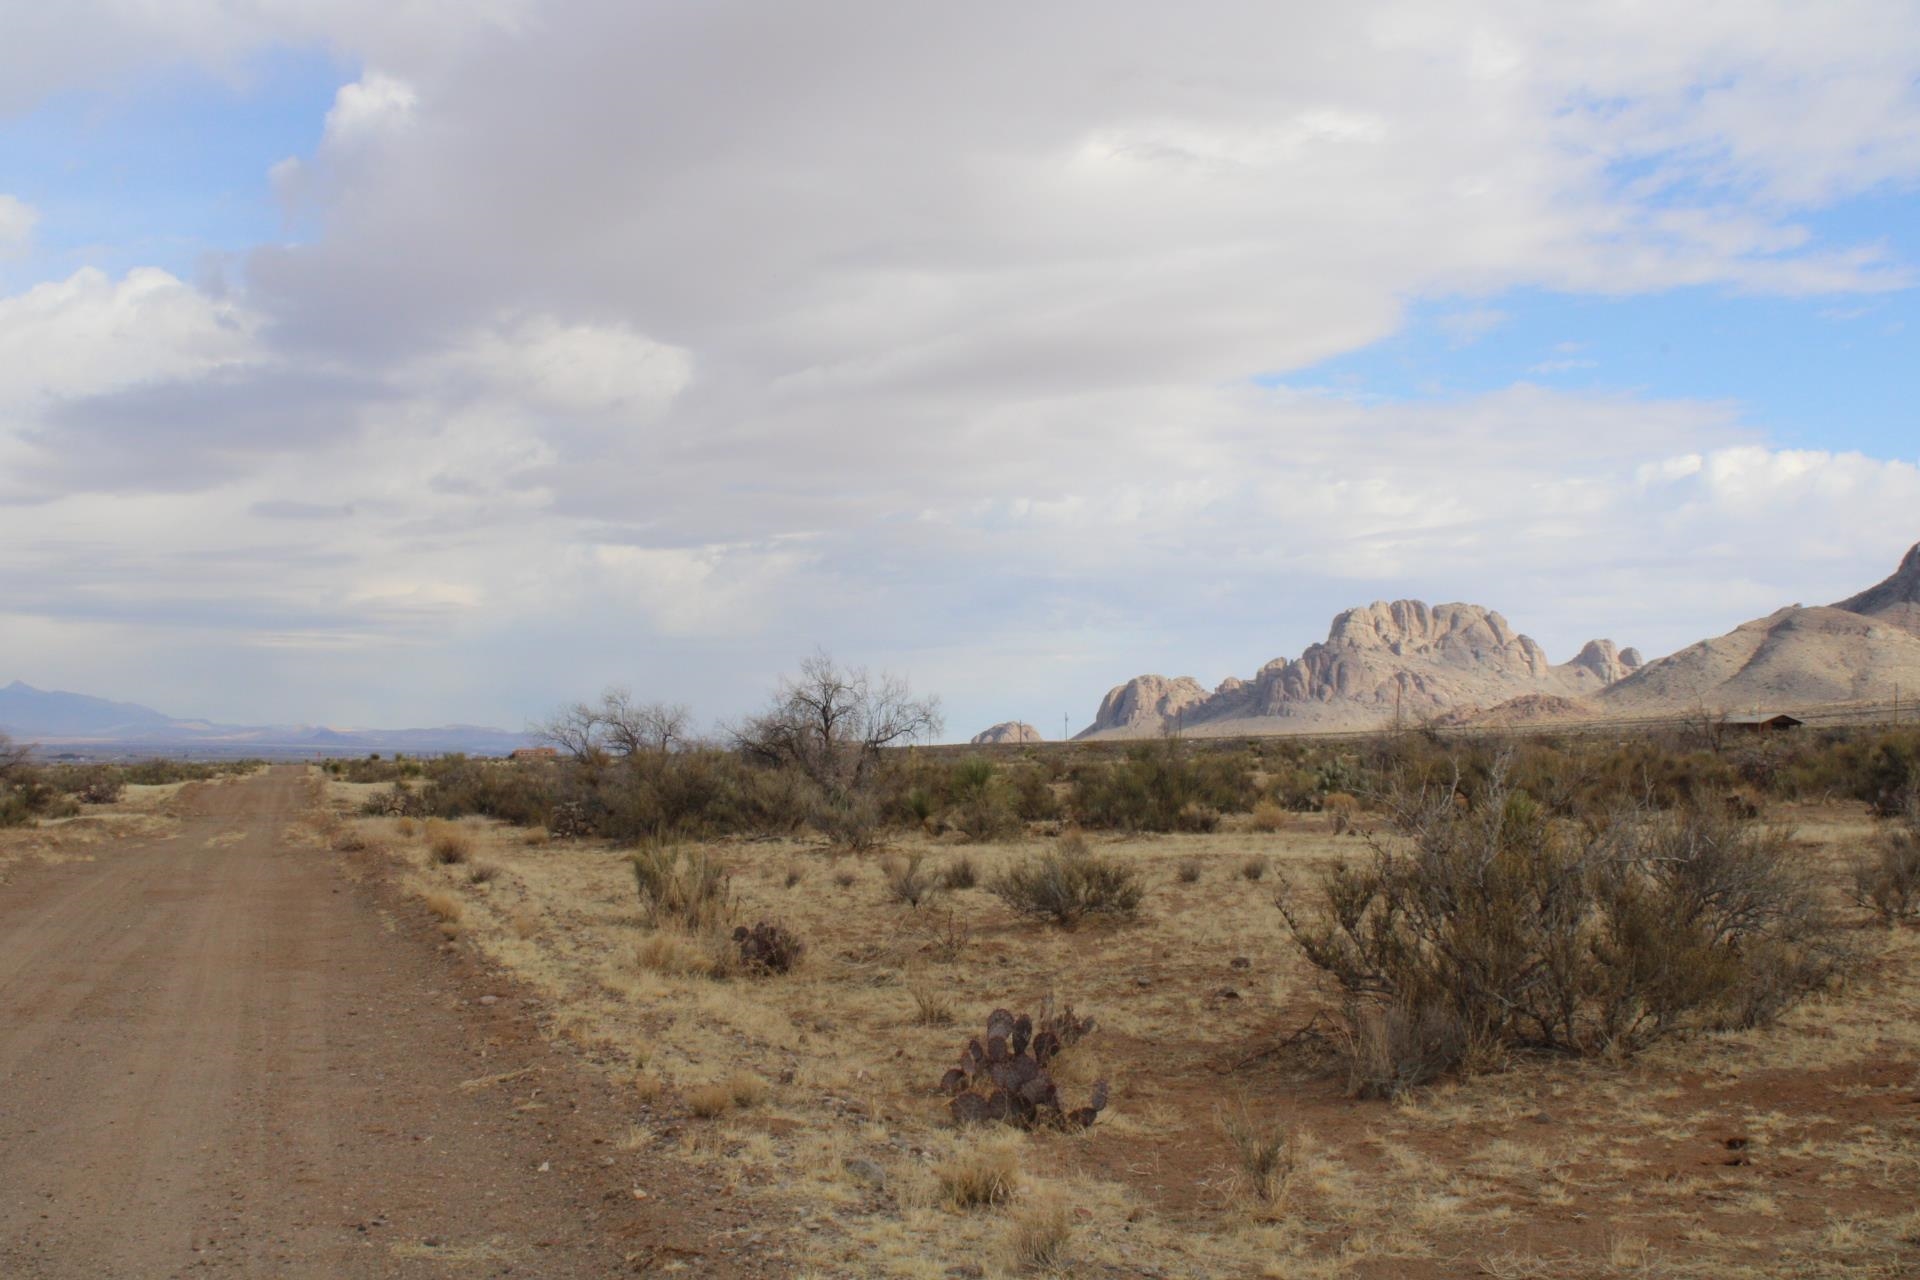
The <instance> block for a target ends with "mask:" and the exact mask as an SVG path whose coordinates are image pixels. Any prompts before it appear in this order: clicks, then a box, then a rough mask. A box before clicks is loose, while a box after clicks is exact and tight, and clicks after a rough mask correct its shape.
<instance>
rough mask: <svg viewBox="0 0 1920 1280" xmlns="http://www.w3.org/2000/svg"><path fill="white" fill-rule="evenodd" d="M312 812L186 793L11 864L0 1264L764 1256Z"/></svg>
mask: <svg viewBox="0 0 1920 1280" xmlns="http://www.w3.org/2000/svg"><path fill="white" fill-rule="evenodd" d="M309 800H310V792H309V784H308V782H307V781H306V778H305V771H304V769H302V768H297V767H296V768H276V769H274V770H272V771H270V772H267V773H263V774H260V775H257V776H255V777H252V778H247V779H243V780H237V781H232V782H227V783H221V784H197V785H195V786H192V787H189V788H187V789H186V790H185V791H184V792H183V793H182V794H181V795H180V796H178V797H175V798H173V800H172V802H171V813H170V814H169V819H170V820H169V821H168V822H166V823H164V824H159V823H155V824H148V825H147V826H144V827H142V828H139V829H138V831H137V833H135V834H129V835H124V836H120V837H117V838H112V839H105V840H100V841H97V842H95V843H92V844H90V845H89V846H87V847H86V849H85V851H84V852H85V855H86V856H67V857H42V858H28V859H24V860H21V861H18V862H16V863H15V864H14V865H12V866H10V867H9V868H8V869H7V872H6V875H5V877H4V878H3V879H0V1276H5V1277H8V1278H9V1280H28V1278H37V1277H67V1276H72V1277H88V1278H89V1280H97V1278H99V1277H108V1276H123V1277H130V1276H141V1277H149V1276H183V1275H189V1274H193V1275H198V1274H202V1273H208V1272H211V1273H214V1274H239V1275H271V1276H328V1277H363V1276H450V1275H460V1276H494V1275H513V1276H566V1277H578V1276H603V1275H612V1274H635V1273H644V1272H647V1271H649V1270H654V1269H656V1268H671V1269H673V1270H676V1271H677V1272H679V1273H680V1274H688V1275H751V1274H762V1273H763V1272H762V1268H771V1270H769V1271H766V1272H764V1273H766V1274H782V1272H781V1271H780V1269H779V1264H778V1262H777V1259H772V1258H766V1257H761V1258H754V1259H748V1260H745V1261H743V1260H742V1259H741V1258H740V1256H739V1255H737V1254H736V1253H734V1252H733V1250H734V1249H735V1248H736V1247H739V1248H750V1247H751V1245H750V1243H749V1232H750V1231H751V1230H754V1229H759V1228H762V1227H764V1226H765V1225H766V1220H765V1219H764V1218H761V1219H759V1220H757V1221H752V1220H748V1219H747V1218H746V1215H745V1213H744V1209H743V1207H735V1206H733V1205H732V1204H730V1203H729V1202H727V1201H726V1199H725V1197H724V1194H723V1193H722V1192H721V1191H718V1190H715V1189H713V1188H710V1187H708V1186H706V1185H704V1184H702V1183H701V1182H700V1181H699V1179H698V1176H697V1175H696V1174H692V1173H689V1172H687V1171H685V1170H682V1169H680V1168H678V1167H676V1166H674V1165H672V1164H671V1163H669V1162H665V1161H662V1160H660V1159H658V1158H657V1157H651V1156H649V1155H648V1154H647V1153H644V1152H637V1151H633V1150H629V1149H625V1148H623V1147H622V1145H621V1144H620V1143H619V1142H618V1137H619V1135H620V1133H621V1132H622V1131H623V1130H624V1129H625V1127H626V1119H625V1117H624V1116H622V1115H621V1114H619V1113H618V1111H617V1109H616V1108H614V1107H613V1106H612V1105H611V1103H610V1100H609V1099H608V1098H607V1097H606V1095H605V1091H604V1089H603V1088H601V1087H600V1086H599V1085H598V1084H597V1082H595V1081H590V1080H589V1079H588V1078H586V1077H585V1076H583V1075H582V1074H581V1073H579V1072H578V1071H576V1070H575V1069H574V1067H573V1065H572V1064H571V1063H570V1062H569V1061H568V1060H567V1059H566V1058H565V1057H564V1055H562V1054H560V1053H558V1052H557V1051H556V1050H555V1049H553V1048H551V1047H549V1045H548V1044H547V1043H546V1041H545V1040H544V1039H543V1038H542V1036H541V1035H540V1034H539V1030H538V1025H537V1023H538V1021H539V1019H540V1017H541V1016H542V1014H541V1010H540V1009H539V1007H538V1006H537V1004H535V1003H534V1002H533V1001H532V1000H531V999H530V998H529V997H528V996H527V995H526V993H525V992H523V991H521V990H519V989H516V988H513V987H511V986H510V985H507V984H506V983H504V982H503V981H502V980H501V979H499V978H497V977H489V976H488V975H487V974H486V973H485V972H484V971H482V970H481V969H480V968H478V967H477V966H476V965H475V964H474V963H473V962H472V961H471V960H470V959H469V958H467V953H466V952H465V951H464V950H461V949H457V948H452V947H444V948H442V947H437V946H436V944H437V941H438V939H437V935H435V934H434V933H433V931H432V923H431V921H430V920H429V919H428V918H427V917H426V916H424V914H422V913H421V912H420V910H419V908H418V907H417V906H414V905H410V904H406V903H403V902H400V901H399V900H397V899H389V898H386V897H383V896H382V895H383V892H384V891H383V890H382V888H381V883H382V878H381V877H379V876H373V875H366V874H359V875H356V874H354V872H355V867H354V863H353V859H351V858H347V859H343V858H342V857H341V856H340V855H337V854H334V853H332V852H331V851H328V850H326V849H325V848H324V846H323V845H322V844H321V842H320V841H319V840H318V839H317V838H316V837H315V836H314V834H313V832H312V831H311V830H310V829H309V828H307V827H304V826H302V825H301V819H302V814H303V811H304V810H305V808H306V806H307V805H308V803H309ZM368 869H370V868H369V867H364V866H363V867H361V868H360V870H361V871H362V872H364V871H366V870H368ZM636 1189H638V1190H639V1191H642V1192H644V1193H645V1194H644V1198H641V1197H638V1196H636V1194H635V1191H636ZM736 1242H737V1244H736Z"/></svg>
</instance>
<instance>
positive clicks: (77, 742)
mask: <svg viewBox="0 0 1920 1280" xmlns="http://www.w3.org/2000/svg"><path fill="white" fill-rule="evenodd" d="M0 731H5V732H6V733H7V734H9V735H11V736H12V737H13V738H14V739H15V740H16V741H18V742H29V743H39V744H41V745H42V746H44V747H47V748H57V749H60V750H65V751H73V752H78V753H82V754H114V755H136V754H140V753H143V752H145V753H154V752H168V753H173V752H187V753H189V754H197V755H223V756H236V755H240V756H246V755H256V756H302V757H314V756H326V755H353V754H358V753H361V752H366V751H406V752H415V753H421V754H436V753H441V752H448V751H464V752H468V753H471V754H474V755H504V754H505V753H506V752H508V751H511V750H513V749H514V748H515V747H523V746H526V745H527V744H528V741H529V740H528V738H527V736H526V735H525V734H522V733H512V732H509V731H507V730H505V729H490V728H487V727H485V726H483V725H459V724H455V725H442V726H440V727H438V728H432V729H334V728H328V727H326V726H314V725H234V724H216V723H214V722H212V721H210V720H185V719H180V718H178V717H175V716H169V715H167V714H165V713H164V712H160V711H155V710H154V709H153V708H152V707H143V706H141V705H140V704H138V703H134V702H109V701H108V700H106V699H105V698H95V697H91V696H89V695H87V694H84V693H65V692H61V691H58V690H48V689H36V688H34V687H33V686H32V685H30V684H26V683H24V682H22V681H19V680H15V681H14V682H13V683H12V684H10V685H6V686H4V687H0Z"/></svg>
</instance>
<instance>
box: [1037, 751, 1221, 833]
mask: <svg viewBox="0 0 1920 1280" xmlns="http://www.w3.org/2000/svg"><path fill="white" fill-rule="evenodd" d="M1256 797H1257V792H1256V790H1255V788H1254V785H1253V769H1252V762H1251V760H1250V758H1249V757H1248V756H1247V755H1246V754H1245V753H1244V752H1227V751H1210V750H1206V751H1196V750H1193V749H1191V748H1189V747H1187V746H1186V745H1185V744H1183V743H1181V742H1178V741H1173V740H1169V741H1166V742H1160V743H1153V744H1149V745H1143V746H1138V747H1134V748H1133V749H1131V750H1130V751H1128V752H1127V754H1126V756H1125V758H1124V759H1122V760H1119V761H1116V762H1114V763H1112V764H1110V765H1107V766H1105V767H1099V768H1090V769H1083V770H1082V771H1081V772H1080V774H1079V775H1078V776H1077V777H1076V779H1075V781H1074V794H1073V808H1074V812H1075V815H1076V816H1077V818H1078V819H1079V821H1080V823H1081V824H1082V825H1084V826H1089V827H1106V828H1113V829H1117V830H1121V831H1211V830H1213V829H1214V828H1215V827H1217V826H1218V825H1219V823H1220V814H1221V812H1223V811H1225V812H1230V813H1239V812H1244V811H1246V810H1247V809H1249V808H1251V807H1252V805H1253V802H1254V800H1255V799H1256Z"/></svg>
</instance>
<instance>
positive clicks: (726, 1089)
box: [687, 1080, 734, 1120]
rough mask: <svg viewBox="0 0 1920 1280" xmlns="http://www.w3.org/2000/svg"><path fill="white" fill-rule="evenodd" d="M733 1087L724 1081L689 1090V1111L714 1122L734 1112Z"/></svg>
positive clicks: (716, 1081)
mask: <svg viewBox="0 0 1920 1280" xmlns="http://www.w3.org/2000/svg"><path fill="white" fill-rule="evenodd" d="M733 1108H734V1100H733V1087H732V1086H731V1085H730V1084H728V1083H727V1082H726V1081H724V1080H715V1081H712V1082H709V1083H707V1084H702V1085H695V1086H694V1087H693V1088H691V1089H689V1090H687V1110H689V1111H691V1112H692V1113H693V1114H694V1115H696V1116H698V1117H699V1118H700V1119H702V1120H712V1119H715V1118H716V1117H719V1116H723V1115H725V1114H726V1113H727V1112H729V1111H731V1110H733Z"/></svg>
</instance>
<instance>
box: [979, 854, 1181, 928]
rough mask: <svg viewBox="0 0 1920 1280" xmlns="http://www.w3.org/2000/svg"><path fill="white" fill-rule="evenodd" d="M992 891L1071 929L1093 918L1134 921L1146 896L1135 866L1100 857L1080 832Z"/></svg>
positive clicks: (1020, 866) (1014, 869)
mask: <svg viewBox="0 0 1920 1280" xmlns="http://www.w3.org/2000/svg"><path fill="white" fill-rule="evenodd" d="M987 887H988V889H990V890H991V891H992V892H993V893H994V894H995V895H996V896H997V897H999V898H1000V900H1001V901H1003V902H1005V903H1006V904H1007V905H1008V906H1010V907H1012V908H1013V909H1014V910H1015V911H1018V912H1020V913H1021V914H1023V915H1031V916H1040V917H1044V918H1046V919H1050V920H1052V921H1053V922H1054V923H1056V924H1059V925H1063V926H1065V927H1067V928H1072V927H1073V926H1074V925H1075V924H1077V923H1079V921H1080V920H1081V919H1082V918H1083V917H1085V916H1090V915H1105V916H1118V917H1131V916H1133V915H1134V913H1135V912H1137V911H1138V910H1139V908H1140V900H1141V899H1142V898H1143V897H1144V896H1145V895H1146V889H1145V887H1144V886H1143V885H1142V884H1141V883H1140V877H1139V874H1138V873H1137V872H1136V871H1135V870H1134V869H1133V868H1132V867H1130V866H1128V865H1127V864H1125V863H1123V862H1120V861H1118V860H1117V859H1114V858H1111V857H1107V856H1105V855H1102V854H1097V853H1094V852H1093V851H1092V849H1090V848H1089V847H1088V846H1087V841H1086V837H1085V836H1082V835H1081V834H1080V833H1079V832H1077V831H1076V832H1069V833H1068V834H1067V835H1064V836H1062V837H1061V838H1060V841H1059V844H1058V846H1057V847H1055V848H1053V849H1051V850H1049V851H1047V852H1046V853H1037V854H1031V855H1029V856H1028V857H1025V858H1022V859H1021V860H1020V861H1018V862H1016V863H1014V864H1013V865H1012V866H1010V867H1008V868H1007V869H1006V870H1004V871H1002V872H1001V873H1000V874H999V875H997V876H995V877H994V878H993V880H992V881H991V882H990V883H989V884H988V886H987Z"/></svg>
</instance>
